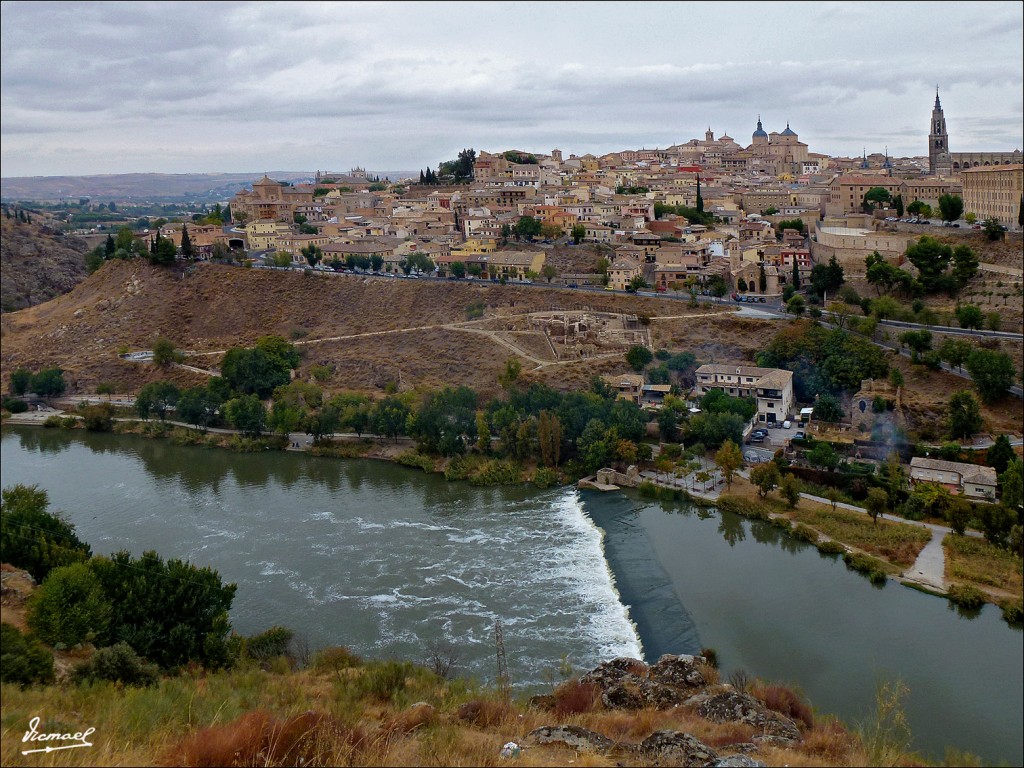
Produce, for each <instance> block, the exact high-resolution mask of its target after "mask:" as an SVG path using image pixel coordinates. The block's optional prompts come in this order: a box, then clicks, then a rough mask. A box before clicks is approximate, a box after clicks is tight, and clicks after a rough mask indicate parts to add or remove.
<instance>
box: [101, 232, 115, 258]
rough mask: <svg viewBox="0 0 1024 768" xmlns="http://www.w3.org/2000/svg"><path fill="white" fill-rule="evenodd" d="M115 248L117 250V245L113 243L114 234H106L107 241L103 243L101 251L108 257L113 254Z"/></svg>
mask: <svg viewBox="0 0 1024 768" xmlns="http://www.w3.org/2000/svg"><path fill="white" fill-rule="evenodd" d="M116 250H117V246H116V245H114V236H113V235H107V242H106V243H104V244H103V252H104V253H105V254H106V256H107V258H108V259H109V258H110V257H111V256H113V255H114V251H116Z"/></svg>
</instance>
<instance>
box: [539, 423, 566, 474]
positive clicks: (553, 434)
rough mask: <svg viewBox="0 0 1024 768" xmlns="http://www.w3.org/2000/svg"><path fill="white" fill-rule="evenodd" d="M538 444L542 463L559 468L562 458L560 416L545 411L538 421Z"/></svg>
mask: <svg viewBox="0 0 1024 768" xmlns="http://www.w3.org/2000/svg"><path fill="white" fill-rule="evenodd" d="M537 442H538V448H539V450H540V459H541V463H543V464H544V466H546V467H557V466H558V462H559V460H560V459H561V456H562V422H561V421H560V420H559V418H558V414H556V413H553V412H552V411H548V410H544V411H541V412H540V415H539V417H538V420H537Z"/></svg>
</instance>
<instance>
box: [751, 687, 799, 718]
mask: <svg viewBox="0 0 1024 768" xmlns="http://www.w3.org/2000/svg"><path fill="white" fill-rule="evenodd" d="M752 693H753V695H754V697H755V698H758V699H760V700H761V701H763V702H764V705H765V706H766V707H768V709H770V710H772V711H774V712H778V713H779V714H781V715H785V716H786V717H788V718H789V719H790V720H797V721H799V722H801V723H803V724H804V725H805V726H806V727H807V728H813V727H814V713H813V712H812V711H811V707H810V705H808V704H807V702H805V701H803V700H802V699H801V698H800V697H799V696H798V695H797V694H796V693H795V692H794V691H792V690H790V689H789V688H787V687H786V686H784V685H765V686H761V685H759V686H757V687H755V688H754V690H753V691H752Z"/></svg>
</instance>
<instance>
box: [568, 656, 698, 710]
mask: <svg viewBox="0 0 1024 768" xmlns="http://www.w3.org/2000/svg"><path fill="white" fill-rule="evenodd" d="M695 658H698V659H699V657H693V656H681V657H676V656H663V657H662V658H661V659H660V660H659V661H658V665H656V666H655V667H649V666H648V665H647V664H645V663H644V662H642V661H640V660H638V659H630V658H626V657H619V658H617V659H612V660H611V661H608V662H605V663H604V664H602V665H601V666H599V667H597V668H596V669H594V670H592V671H590V672H588V673H587V674H585V675H583V677H581V678H580V682H581V683H585V684H591V685H595V686H597V688H598V690H599V691H600V692H601V702H602V703H603V704H604V705H605V706H606V707H608V708H609V709H643V708H645V707H653V708H655V709H669V708H671V707H674V706H677V705H679V704H681V703H682V702H683V701H684V700H685V699H686V697H687V696H688V695H689V694H690V693H691V690H690V689H691V688H692V687H693V686H698V685H705V683H704V679H703V677H701V676H700V673H699V672H697V671H696V669H695V668H694V664H695V663H696V662H695V661H694V659H695ZM680 660H682V661H680Z"/></svg>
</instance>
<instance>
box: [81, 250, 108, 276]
mask: <svg viewBox="0 0 1024 768" xmlns="http://www.w3.org/2000/svg"><path fill="white" fill-rule="evenodd" d="M106 258H107V256H106V254H105V253H104V251H103V246H102V245H97V246H96V247H95V248H93V249H92V250H91V251H89V252H88V253H87V254H85V271H86V273H87V274H90V275H91V274H92V273H93V272H95V271H96V270H98V269H99V268H100V267H102V266H103V262H104V261H106Z"/></svg>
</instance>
